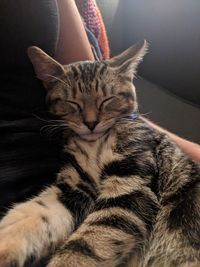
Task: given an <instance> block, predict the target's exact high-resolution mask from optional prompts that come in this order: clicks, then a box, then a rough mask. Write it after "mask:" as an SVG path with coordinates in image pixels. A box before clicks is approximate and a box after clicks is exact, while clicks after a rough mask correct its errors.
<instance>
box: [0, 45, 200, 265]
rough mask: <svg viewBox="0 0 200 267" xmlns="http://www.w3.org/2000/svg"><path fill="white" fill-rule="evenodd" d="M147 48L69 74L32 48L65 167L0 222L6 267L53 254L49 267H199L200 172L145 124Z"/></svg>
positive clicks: (74, 67) (1, 260) (0, 254)
mask: <svg viewBox="0 0 200 267" xmlns="http://www.w3.org/2000/svg"><path fill="white" fill-rule="evenodd" d="M146 48H147V45H146V42H142V43H138V44H136V45H134V46H132V47H130V48H129V49H128V50H126V51H125V52H123V53H122V54H120V55H119V56H116V57H114V58H112V59H110V60H106V61H102V62H99V61H97V62H91V61H85V62H77V63H74V64H71V65H67V66H62V65H60V64H59V63H58V62H56V61H55V60H53V59H52V58H51V57H49V56H48V55H47V54H45V53H44V52H43V51H42V50H41V49H39V48H38V47H30V48H29V49H28V55H29V57H30V59H31V61H32V63H33V66H34V69H35V72H36V75H37V77H38V78H39V79H40V80H42V82H43V83H44V86H45V87H46V89H47V101H48V104H49V108H50V112H51V113H52V114H54V115H55V116H56V118H57V124H58V125H59V127H61V129H62V130H63V142H64V149H63V150H64V151H63V161H64V165H63V167H62V168H61V170H60V172H59V173H58V175H57V180H56V182H55V184H53V185H52V186H50V187H48V188H46V190H44V191H43V192H41V193H40V194H39V195H38V196H36V197H34V198H32V199H31V200H29V201H26V202H24V203H21V204H17V205H16V206H14V207H13V208H12V209H11V210H10V211H8V213H7V214H6V215H5V217H4V218H3V219H2V221H1V222H0V266H1V267H11V266H15V267H22V266H27V265H26V262H27V260H28V259H30V258H32V259H34V260H35V261H37V260H40V259H41V258H43V257H45V256H47V255H49V254H51V258H50V260H49V263H48V264H47V266H48V267H115V266H116V267H117V266H140V267H150V266H151V267H175V266H180V267H186V266H200V165H199V164H197V163H196V162H194V161H192V160H191V159H189V158H188V157H187V156H186V155H185V154H184V153H183V152H182V151H181V150H180V149H179V148H178V147H177V146H176V145H175V144H174V143H173V142H172V141H171V140H169V139H168V137H167V136H165V135H163V134H161V133H159V132H158V131H157V130H155V129H152V128H151V127H150V126H148V125H147V124H146V123H145V122H144V121H143V120H142V119H141V118H140V117H139V116H137V110H138V106H137V100H136V93H135V88H134V85H133V83H132V80H133V78H134V75H135V72H136V67H137V65H138V63H139V62H140V61H141V60H142V58H143V56H144V54H145V52H146ZM28 266H30V265H28Z"/></svg>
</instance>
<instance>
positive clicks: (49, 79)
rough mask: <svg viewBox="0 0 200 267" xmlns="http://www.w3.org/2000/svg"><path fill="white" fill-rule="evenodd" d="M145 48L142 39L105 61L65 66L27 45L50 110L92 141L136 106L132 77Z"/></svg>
mask: <svg viewBox="0 0 200 267" xmlns="http://www.w3.org/2000/svg"><path fill="white" fill-rule="evenodd" d="M146 50H147V43H146V41H144V42H142V43H137V44H136V45H134V46H132V47H130V48H129V49H127V50H126V51H124V52H123V53H121V54H120V55H118V56H115V57H113V58H111V59H109V60H106V61H95V62H92V61H82V62H76V63H73V64H70V65H65V66H63V65H61V64H59V63H58V62H57V61H55V60H54V59H52V58H51V57H50V56H48V55H47V54H46V53H45V52H43V51H42V50H41V49H40V48H38V47H35V46H32V47H29V48H28V55H29V58H30V60H31V62H32V63H33V66H34V69H35V72H36V75H37V77H38V78H39V79H40V80H42V82H43V84H44V86H45V87H46V89H47V99H48V102H49V104H50V112H51V113H53V114H54V115H56V116H58V117H60V118H61V119H62V120H65V121H66V122H67V124H68V126H69V128H70V129H71V130H73V131H74V132H75V133H77V134H78V135H79V136H80V137H81V138H82V139H85V140H89V141H92V140H96V139H97V138H99V137H101V136H102V135H103V134H104V133H105V132H107V131H108V130H109V129H110V128H111V127H112V126H113V124H115V122H116V120H117V119H119V118H120V117H122V116H125V115H127V114H130V113H132V112H135V111H136V110H137V99H136V93H135V87H134V85H133V83H132V80H133V78H134V75H135V72H136V68H137V66H138V64H139V62H140V61H141V60H142V58H143V56H144V54H145V53H146Z"/></svg>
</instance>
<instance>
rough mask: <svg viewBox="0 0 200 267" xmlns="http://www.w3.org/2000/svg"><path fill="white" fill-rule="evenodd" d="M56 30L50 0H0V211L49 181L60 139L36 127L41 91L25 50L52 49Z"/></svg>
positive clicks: (40, 122)
mask: <svg viewBox="0 0 200 267" xmlns="http://www.w3.org/2000/svg"><path fill="white" fill-rule="evenodd" d="M57 35H58V13H57V5H56V2H55V0H42V1H41V0H28V1H27V0H17V1H16V0H2V1H1V2H0V39H1V42H0V62H1V64H0V215H2V214H4V212H5V211H6V209H7V208H8V207H9V206H10V205H11V204H13V203H15V202H18V201H22V200H24V199H26V198H29V197H31V196H32V195H33V194H35V193H37V192H38V191H40V190H41V189H42V187H43V186H45V185H46V184H48V183H51V182H52V181H53V180H54V179H55V174H56V172H57V170H58V168H59V162H60V158H59V157H60V152H61V140H60V139H59V138H57V139H56V138H53V139H52V138H49V137H48V135H47V134H45V132H41V127H42V126H44V124H48V123H47V122H45V121H43V120H41V119H39V118H38V117H40V118H45V119H48V118H49V115H48V113H47V108H46V104H45V94H46V93H45V89H44V88H43V86H42V84H41V82H40V81H38V80H37V79H36V78H35V74H34V72H33V68H32V66H31V64H30V62H29V60H28V58H27V55H26V50H27V47H28V46H30V45H37V46H39V47H41V48H42V49H44V50H45V51H46V52H47V53H49V54H51V55H53V53H54V50H55V46H56V42H57Z"/></svg>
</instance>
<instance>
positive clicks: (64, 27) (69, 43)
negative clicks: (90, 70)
mask: <svg viewBox="0 0 200 267" xmlns="http://www.w3.org/2000/svg"><path fill="white" fill-rule="evenodd" d="M57 3H58V10H59V15H60V29H59V30H60V33H59V39H58V45H57V49H56V52H55V59H56V60H58V61H59V62H60V63H61V64H68V63H71V62H75V61H81V60H94V56H93V53H92V49H91V47H90V43H89V41H88V38H87V34H86V32H85V29H84V25H83V22H82V19H81V16H80V14H79V12H78V9H77V7H76V4H75V1H74V0H57Z"/></svg>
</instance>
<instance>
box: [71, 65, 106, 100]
mask: <svg viewBox="0 0 200 267" xmlns="http://www.w3.org/2000/svg"><path fill="white" fill-rule="evenodd" d="M107 69H108V66H107V64H106V63H105V62H94V63H93V62H84V63H77V64H74V65H71V66H70V70H69V72H71V81H70V82H71V84H72V85H73V90H72V91H73V92H71V93H72V95H73V97H74V98H75V97H77V96H78V95H79V94H84V93H86V94H90V93H91V92H94V93H98V94H99V95H103V96H106V95H107V90H106V85H105V80H104V79H103V75H104V73H105V72H106V71H107Z"/></svg>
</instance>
